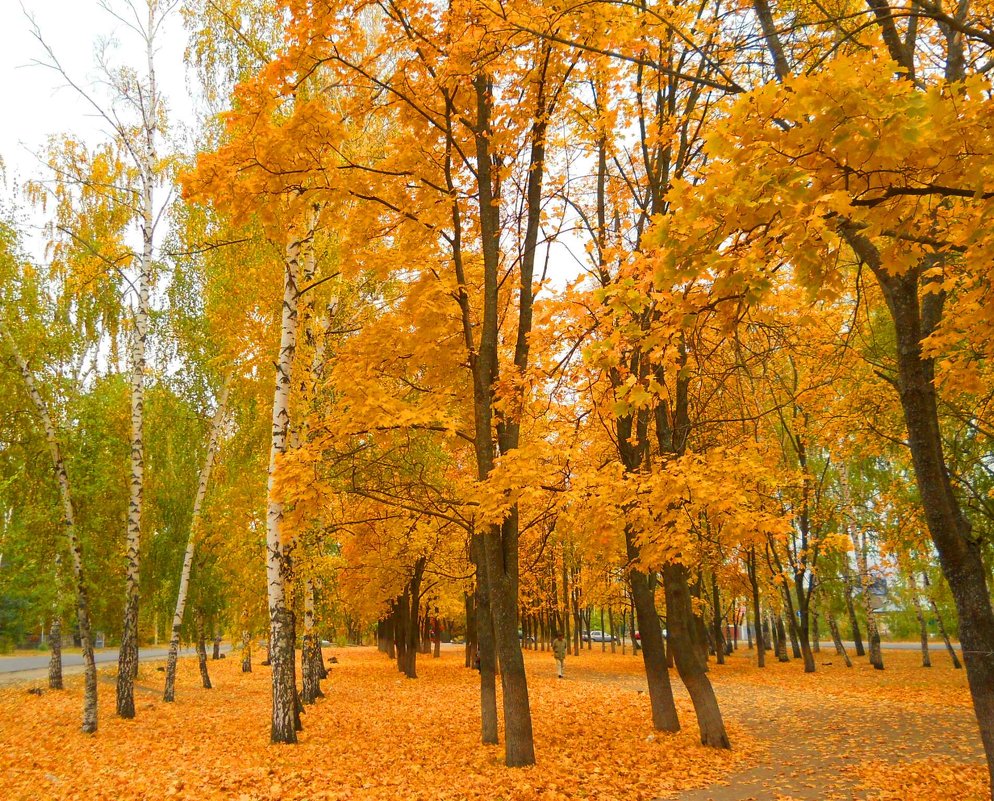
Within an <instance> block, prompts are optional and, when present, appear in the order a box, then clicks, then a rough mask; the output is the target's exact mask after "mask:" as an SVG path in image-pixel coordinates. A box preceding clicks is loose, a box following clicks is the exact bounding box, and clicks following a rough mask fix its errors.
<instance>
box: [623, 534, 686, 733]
mask: <svg viewBox="0 0 994 801" xmlns="http://www.w3.org/2000/svg"><path fill="white" fill-rule="evenodd" d="M625 542H626V546H627V548H628V561H629V564H635V563H636V560H637V559H638V546H637V544H636V542H635V537H634V535H633V534H632V533H631V532H630V530H629V529H628V528H627V527H626V529H625ZM628 579H629V582H630V583H631V587H632V603H633V604H634V606H635V611H636V612H637V613H638V626H639V636H640V637H641V638H642V641H641V646H642V663H643V665H644V666H645V679H646V683H647V684H648V686H649V705H650V708H651V710H652V725H653V728H655V729H656V730H657V731H670V732H676V731H680V719H679V717H677V712H676V704H675V703H674V701H673V687H672V685H671V684H670V674H669V671H668V670H667V669H666V649H665V647H664V645H663V632H662V629H661V628H660V625H659V613H658V612H657V611H656V599H655V597H654V596H655V593H654V591H653V588H652V585H651V584H650V580H649V577H648V576H647V575H646V574H645V573H643V572H642V571H641V570H636V569H635V568H634V567H629V569H628ZM668 614H669V608H668V607H667V615H668Z"/></svg>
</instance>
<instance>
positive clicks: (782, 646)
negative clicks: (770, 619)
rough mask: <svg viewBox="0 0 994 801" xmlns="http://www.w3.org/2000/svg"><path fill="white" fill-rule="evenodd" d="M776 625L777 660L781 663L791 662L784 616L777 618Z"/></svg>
mask: <svg viewBox="0 0 994 801" xmlns="http://www.w3.org/2000/svg"><path fill="white" fill-rule="evenodd" d="M774 625H775V626H776V629H777V642H776V648H777V659H778V660H779V661H781V662H789V661H790V657H789V656H788V655H787V631H786V630H785V629H784V625H783V615H777V616H776V618H775V619H774Z"/></svg>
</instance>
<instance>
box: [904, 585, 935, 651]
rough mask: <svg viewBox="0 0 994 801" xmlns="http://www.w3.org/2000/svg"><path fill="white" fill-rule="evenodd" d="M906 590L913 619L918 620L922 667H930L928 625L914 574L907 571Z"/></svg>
mask: <svg viewBox="0 0 994 801" xmlns="http://www.w3.org/2000/svg"><path fill="white" fill-rule="evenodd" d="M908 589H909V590H911V603H912V605H913V606H914V607H915V617H916V618H917V619H918V635H919V638H920V640H921V646H922V667H926V668H930V667H932V658H931V656H929V653H928V625H927V624H926V622H925V613H924V612H923V611H922V599H921V598H920V597H919V595H918V586H917V585H916V584H915V574H914V573H913V572H912V571H908Z"/></svg>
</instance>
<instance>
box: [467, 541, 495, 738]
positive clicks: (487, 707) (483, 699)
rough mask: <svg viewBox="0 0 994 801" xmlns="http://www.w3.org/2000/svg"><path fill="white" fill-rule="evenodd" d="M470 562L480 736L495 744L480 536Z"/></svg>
mask: <svg viewBox="0 0 994 801" xmlns="http://www.w3.org/2000/svg"><path fill="white" fill-rule="evenodd" d="M471 548H472V555H473V562H474V564H475V565H476V593H475V599H474V600H475V604H474V606H475V608H476V641H477V643H478V648H479V652H478V653H479V659H480V738H481V741H482V742H483V744H484V745H497V743H498V742H499V740H498V739H497V656H496V649H495V647H494V628H493V619H492V618H491V616H490V598H489V593H488V590H487V586H488V585H487V584H486V580H485V579H484V578H483V575H482V574H483V572H484V570H485V568H484V567H483V554H482V549H483V537H482V535H480V534H476V533H474V534H473V540H472V545H471Z"/></svg>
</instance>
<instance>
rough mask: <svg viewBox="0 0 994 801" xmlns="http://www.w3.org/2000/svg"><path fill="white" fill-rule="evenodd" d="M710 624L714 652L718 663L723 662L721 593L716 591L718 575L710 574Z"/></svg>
mask: <svg viewBox="0 0 994 801" xmlns="http://www.w3.org/2000/svg"><path fill="white" fill-rule="evenodd" d="M711 626H712V635H711V636H712V637H713V638H714V653H715V657H716V658H717V660H718V664H719V665H724V664H725V638H724V636H723V635H722V632H721V595H720V593H719V591H718V577H717V576H716V575H715V574H714V573H712V574H711Z"/></svg>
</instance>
